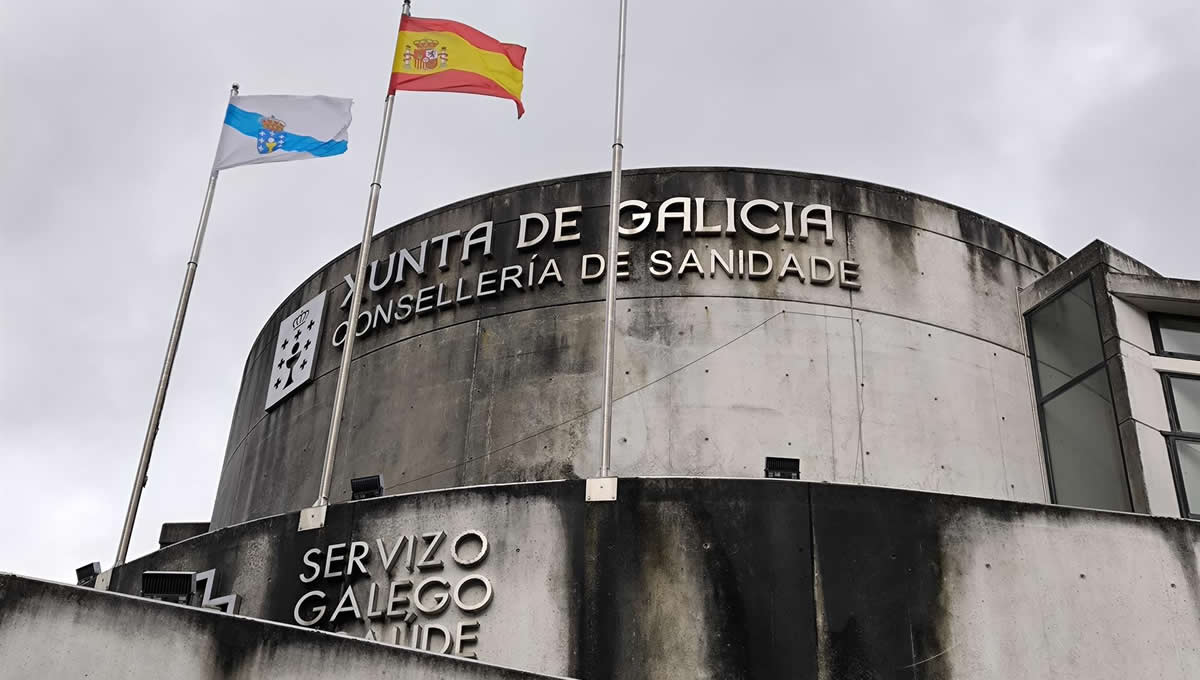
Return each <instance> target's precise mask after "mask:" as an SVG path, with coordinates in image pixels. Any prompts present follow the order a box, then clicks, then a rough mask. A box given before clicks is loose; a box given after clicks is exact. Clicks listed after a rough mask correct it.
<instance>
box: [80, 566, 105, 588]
mask: <svg viewBox="0 0 1200 680" xmlns="http://www.w3.org/2000/svg"><path fill="white" fill-rule="evenodd" d="M99 575H100V563H99V562H92V563H91V564H85V565H83V566H82V567H80V568H78V569H76V570H75V583H76V585H81V586H84V587H87V588H91V587H92V586H94V585H96V577H97V576H99Z"/></svg>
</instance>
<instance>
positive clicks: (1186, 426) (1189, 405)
mask: <svg viewBox="0 0 1200 680" xmlns="http://www.w3.org/2000/svg"><path fill="white" fill-rule="evenodd" d="M1168 381H1169V382H1170V385H1171V398H1172V399H1173V400H1174V401H1175V418H1176V421H1175V422H1176V424H1177V425H1178V429H1179V430H1181V431H1183V432H1200V379H1197V378H1182V377H1179V376H1174V375H1173V376H1171V377H1170V378H1168Z"/></svg>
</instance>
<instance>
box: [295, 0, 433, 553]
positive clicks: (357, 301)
mask: <svg viewBox="0 0 1200 680" xmlns="http://www.w3.org/2000/svg"><path fill="white" fill-rule="evenodd" d="M409 11H410V9H409V0H404V9H403V10H401V16H404V17H406V16H409ZM385 102H386V103H385V104H384V108H383V125H382V128H381V129H380V131H379V150H378V151H377V152H376V154H375V176H374V178H373V179H372V180H371V195H370V198H368V199H367V218H366V221H365V223H364V224H363V237H362V243H361V244H360V245H359V247H358V267H357V268H356V269H355V272H356V273H355V275H354V295H353V296H352V297H351V298H350V317H349V321H348V322H347V323H348V324H349V332H347V333H346V342H345V343H344V344H343V345H342V363H341V366H340V367H339V368H338V380H337V389H336V391H335V392H334V396H333V414H332V416H330V419H329V438H328V439H327V440H326V443H325V463H324V465H323V466H322V467H321V489H320V491H319V492H318V494H317V501H316V502H315V503H313V505H312V507H313V508H321V509H322V510H321V511H318V512H317V513H313V514H311V515H306V514H305V513H301V515H300V529H301V530H305V529H316V528H319V527H322V526H324V525H325V517H324V512H323V509H324V508H325V506H327V505H329V489H330V487H331V486H332V484H333V459H334V454H335V452H336V451H337V442H338V434H339V433H340V431H341V425H342V411H343V409H344V408H345V405H346V384H347V383H348V382H349V380H350V361H351V359H352V358H353V355H354V338H355V333H354V329H355V326H356V325H357V323H358V313H359V310H360V309H361V306H362V294H363V279H364V278H365V277H366V273H367V257H368V253H369V251H370V250H371V237H372V236H373V235H374V232H375V213H376V211H377V210H378V209H379V189H380V188H381V186H382V185H381V182H382V181H383V157H384V154H385V153H386V152H387V142H388V131H389V130H390V129H391V127H392V106H393V104H395V95H394V94H391V93H389V94H388V96H387V99H386V100H385Z"/></svg>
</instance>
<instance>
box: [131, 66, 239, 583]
mask: <svg viewBox="0 0 1200 680" xmlns="http://www.w3.org/2000/svg"><path fill="white" fill-rule="evenodd" d="M237 93H238V84H237V83H234V84H233V85H232V86H231V87H230V88H229V96H231V97H236V96H237ZM217 174H218V171H217V170H213V171H212V174H210V175H209V176H208V190H207V191H206V192H205V193H204V207H202V208H201V209H200V223H199V224H198V225H197V226H196V236H195V237H194V238H193V239H192V254H191V256H190V257H188V262H187V270H186V271H185V273H184V275H183V289H182V290H181V291H180V292H179V304H178V305H177V306H176V308H175V321H174V322H173V323H172V324H171V337H170V340H168V341H167V356H166V358H165V359H163V367H162V373H161V374H160V375H159V377H158V389H157V391H155V393H154V406H153V407H152V408H151V409H150V424H149V425H148V426H147V427H146V438H145V439H144V440H143V441H142V456H141V458H140V459H139V460H138V469H137V476H135V477H134V478H133V492H132V493H131V494H130V495H129V507H128V509H126V511H125V524H124V525H123V526H122V527H121V542H120V543H119V544H117V558H116V559H115V560H114V561H113V566H114V567H119V566H121V565H122V564H125V557H126V556H127V555H128V554H129V539H130V538H131V537H132V536H133V523H134V520H135V519H136V518H137V511H138V505H140V504H141V502H142V489H144V488H145V487H146V482H147V481H149V477H147V474H146V473H147V471H148V470H149V468H150V456H151V454H152V453H153V452H154V439H155V437H157V436H158V424H159V421H160V420H162V412H163V404H164V403H165V402H166V399H167V386H168V385H169V384H170V382H171V369H172V368H173V367H174V365H175V353H176V352H177V351H178V349H179V336H180V334H181V333H182V332H183V320H184V318H185V317H186V316H187V308H188V301H189V300H190V299H191V297H192V283H193V282H194V281H195V280H196V266H197V265H198V264H199V262H200V248H201V247H202V246H203V245H204V232H205V230H206V229H207V228H208V215H209V212H211V210H212V201H213V193H215V192H216V190H217Z"/></svg>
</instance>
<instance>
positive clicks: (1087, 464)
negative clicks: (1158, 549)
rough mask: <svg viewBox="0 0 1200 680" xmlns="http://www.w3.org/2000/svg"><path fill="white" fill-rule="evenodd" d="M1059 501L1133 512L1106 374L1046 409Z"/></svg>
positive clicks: (1088, 380)
mask: <svg viewBox="0 0 1200 680" xmlns="http://www.w3.org/2000/svg"><path fill="white" fill-rule="evenodd" d="M1042 414H1043V415H1042V418H1043V425H1042V427H1043V428H1044V430H1045V435H1046V445H1047V449H1048V455H1049V458H1050V474H1051V477H1052V479H1053V481H1054V496H1055V502H1057V503H1059V504H1061V505H1074V506H1078V507H1084V508H1099V509H1104V510H1125V511H1129V510H1131V509H1132V507H1131V505H1130V499H1129V485H1128V483H1127V481H1126V477H1125V460H1124V457H1123V456H1122V454H1121V445H1120V440H1119V438H1118V436H1117V423H1116V416H1115V414H1114V412H1113V405H1112V392H1111V391H1110V390H1109V386H1108V372H1107V371H1106V370H1105V369H1103V368H1102V369H1100V370H1098V371H1096V372H1095V373H1093V374H1092V375H1091V376H1089V377H1088V378H1086V379H1084V380H1082V381H1081V382H1079V383H1077V384H1076V385H1073V386H1072V387H1071V388H1069V389H1068V390H1066V391H1065V392H1063V393H1062V394H1059V395H1056V396H1055V397H1054V398H1053V399H1051V400H1049V401H1047V402H1046V403H1045V404H1044V405H1043V407H1042Z"/></svg>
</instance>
